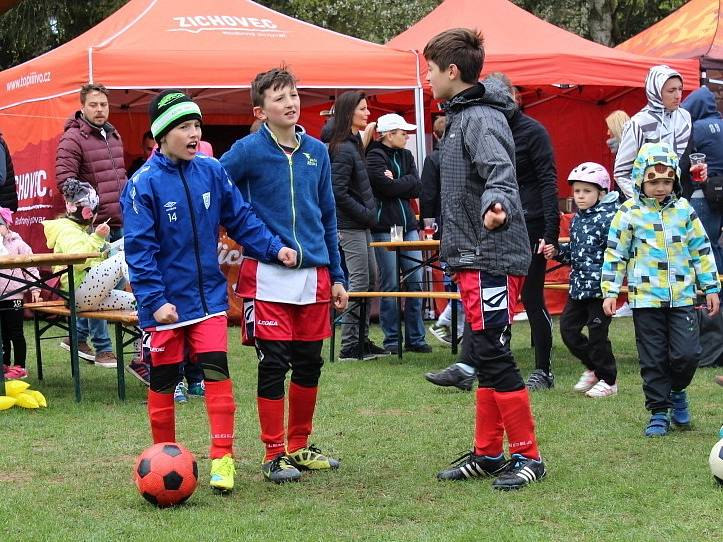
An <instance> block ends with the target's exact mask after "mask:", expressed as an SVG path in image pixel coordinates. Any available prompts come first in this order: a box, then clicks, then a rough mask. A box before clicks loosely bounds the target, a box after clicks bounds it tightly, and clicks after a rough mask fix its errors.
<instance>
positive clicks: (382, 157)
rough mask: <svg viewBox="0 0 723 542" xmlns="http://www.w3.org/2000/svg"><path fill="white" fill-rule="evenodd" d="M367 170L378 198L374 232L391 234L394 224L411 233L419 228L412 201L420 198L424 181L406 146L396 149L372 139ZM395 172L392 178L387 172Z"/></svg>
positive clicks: (373, 190)
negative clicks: (410, 202) (390, 230)
mask: <svg viewBox="0 0 723 542" xmlns="http://www.w3.org/2000/svg"><path fill="white" fill-rule="evenodd" d="M366 162H367V173H369V182H370V183H371V185H372V192H373V193H374V199H376V201H377V223H376V224H375V225H374V227H372V231H374V232H381V233H389V228H390V227H391V226H403V227H404V231H405V232H408V231H411V230H416V229H417V217H416V216H415V214H414V211H413V210H412V206H411V205H410V204H409V200H410V199H412V198H417V197H419V193H420V192H421V190H422V180H421V179H420V178H419V173H417V166H416V165H415V164H414V156H412V153H411V152H410V151H409V150H407V149H393V148H391V147H388V146H386V145H384V144H383V143H379V142H376V141H375V142H373V143H371V144H370V145H369V148H368V149H367V157H366ZM386 170H389V171H391V172H392V175H393V177H394V178H393V179H390V178H389V177H387V176H386V175H384V172H385V171H386Z"/></svg>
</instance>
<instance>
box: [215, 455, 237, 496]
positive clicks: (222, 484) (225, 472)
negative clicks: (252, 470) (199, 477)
mask: <svg viewBox="0 0 723 542" xmlns="http://www.w3.org/2000/svg"><path fill="white" fill-rule="evenodd" d="M235 472H236V467H235V466H234V464H233V457H231V454H226V455H225V456H223V457H221V458H218V459H214V460H212V461H211V487H212V488H214V489H218V490H219V491H223V492H229V491H231V490H232V489H233V476H234V474H235Z"/></svg>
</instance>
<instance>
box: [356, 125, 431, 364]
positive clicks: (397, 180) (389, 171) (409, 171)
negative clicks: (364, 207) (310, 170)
mask: <svg viewBox="0 0 723 542" xmlns="http://www.w3.org/2000/svg"><path fill="white" fill-rule="evenodd" d="M416 128H417V127H416V126H415V125H414V124H408V123H407V122H406V121H405V120H404V118H403V117H401V116H400V115H397V114H395V113H389V114H386V115H382V116H381V117H379V120H378V121H377V131H378V132H379V133H380V134H382V139H381V141H379V142H376V141H375V142H373V143H371V144H370V145H369V148H368V149H367V157H366V160H367V172H368V173H369V181H370V182H371V185H372V192H373V193H374V198H375V199H376V202H377V222H376V224H375V225H374V226H373V227H372V237H373V238H374V240H375V241H389V240H390V238H391V235H390V230H391V228H392V227H393V226H400V227H402V229H403V232H404V240H405V241H419V232H418V228H417V218H416V216H415V214H414V211H413V210H412V207H411V205H410V204H409V200H410V199H411V198H416V197H417V196H419V191H420V188H421V185H422V181H421V180H420V178H419V174H418V173H417V167H416V165H415V164H414V156H412V153H411V152H410V151H409V150H407V149H406V148H405V145H406V142H407V139H409V136H408V135H407V132H408V131H410V130H415V129H416ZM375 254H376V258H377V266H378V268H379V282H380V285H381V291H383V292H392V291H395V290H396V289H397V281H398V277H397V276H396V275H397V266H396V261H395V254H394V252H391V251H388V250H385V249H379V248H377V249H375ZM405 255H406V256H408V257H409V258H410V259H407V258H402V259H401V261H400V265H401V270H402V273H403V274H404V276H405V277H406V278H405V281H404V282H405V286H406V290H407V291H411V292H420V291H422V269H421V268H420V267H419V265H418V264H417V263H416V262H415V261H413V260H412V259H411V258H413V259H414V260H417V261H422V253H421V251H419V250H415V251H408V252H405ZM379 322H380V324H381V327H382V331H383V332H384V348H386V349H387V350H391V351H392V352H394V351H396V350H397V347H398V343H399V341H401V340H402V336H401V334H400V330H399V328H398V326H397V302H396V301H395V300H394V299H392V298H389V297H383V298H382V300H381V306H380V309H379ZM403 339H404V347H405V349H406V350H408V351H411V352H422V353H429V352H431V351H432V348H431V347H430V346H429V345H428V344H427V343H426V341H425V338H424V320H423V319H422V300H421V299H414V298H409V299H406V300H405V303H404V337H403Z"/></svg>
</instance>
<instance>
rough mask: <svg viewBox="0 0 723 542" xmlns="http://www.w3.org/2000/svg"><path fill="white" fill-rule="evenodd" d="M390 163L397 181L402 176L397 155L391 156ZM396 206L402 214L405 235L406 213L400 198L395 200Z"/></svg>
mask: <svg viewBox="0 0 723 542" xmlns="http://www.w3.org/2000/svg"><path fill="white" fill-rule="evenodd" d="M392 163H393V164H394V166H395V167H396V168H397V179H399V178H400V177H401V176H402V168H401V167H400V166H399V162H397V153H396V152H395V153H393V154H392ZM397 204H398V205H399V210H400V211H401V212H402V221H403V222H404V233H407V213H405V212H404V205H402V198H397Z"/></svg>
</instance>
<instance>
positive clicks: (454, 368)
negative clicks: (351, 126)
mask: <svg viewBox="0 0 723 542" xmlns="http://www.w3.org/2000/svg"><path fill="white" fill-rule="evenodd" d="M424 378H426V379H427V381H429V382H431V383H432V384H435V385H436V386H454V387H455V388H459V389H460V390H464V391H470V390H471V389H472V386H474V381H475V379H476V378H477V375H476V374H474V373H473V374H471V375H468V374H467V373H465V372H464V371H463V370H462V369H460V367H459V365H457V364H456V363H453V364H452V365H450V366H449V367H447V368H446V369H444V370H442V371H439V372H438V373H426V374H425V375H424Z"/></svg>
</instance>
